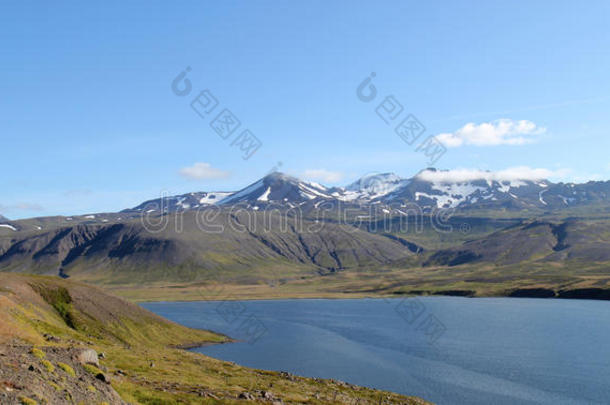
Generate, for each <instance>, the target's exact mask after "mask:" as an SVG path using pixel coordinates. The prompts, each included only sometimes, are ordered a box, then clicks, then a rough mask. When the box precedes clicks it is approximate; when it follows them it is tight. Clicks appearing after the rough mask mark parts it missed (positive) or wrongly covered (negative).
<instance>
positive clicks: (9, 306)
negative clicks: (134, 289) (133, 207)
mask: <svg viewBox="0 0 610 405" xmlns="http://www.w3.org/2000/svg"><path fill="white" fill-rule="evenodd" d="M0 282H1V283H2V284H4V285H6V284H9V285H11V286H13V287H14V288H18V289H20V290H21V291H23V293H22V294H20V295H14V296H11V297H10V300H7V297H5V296H2V295H0V320H1V319H2V317H3V316H5V315H7V314H9V315H10V317H9V318H6V319H7V321H8V322H10V323H11V328H10V332H11V333H13V334H14V335H13V336H15V334H16V336H20V337H22V338H24V339H25V340H27V341H29V342H30V343H31V344H33V345H34V344H35V345H37V346H36V347H37V349H38V350H41V351H46V357H47V359H51V357H50V353H51V352H49V351H48V350H45V349H46V348H45V345H46V346H53V349H54V350H59V351H62V350H73V349H74V350H76V348H72V343H69V342H77V343H76V344H77V345H78V347H87V348H91V349H94V350H96V351H97V352H98V353H100V352H104V354H105V356H104V358H103V359H101V360H100V362H101V366H100V367H99V368H98V367H95V366H91V365H83V366H81V365H75V366H70V365H69V364H67V362H66V361H57V360H54V362H56V364H57V366H58V367H59V368H61V369H62V370H63V371H64V372H65V373H66V374H64V373H61V374H62V375H61V376H57V375H56V376H55V377H53V378H60V377H61V382H60V381H56V382H55V383H54V384H55V385H56V386H57V387H55V386H53V385H51V384H50V383H49V384H47V385H48V386H49V388H50V389H51V388H52V389H51V391H50V392H52V393H53V395H62V396H64V395H65V398H62V399H61V400H56V402H62V401H67V402H79V401H77V400H76V399H73V398H76V397H73V396H72V394H71V393H70V390H71V387H74V386H75V384H78V381H77V379H75V378H73V377H74V376H76V375H79V376H81V377H87V378H89V379H92V380H90V381H98V382H99V380H97V378H95V377H97V375H98V374H103V375H104V376H108V377H109V376H112V377H111V384H112V388H113V389H114V390H116V392H118V394H120V396H121V397H122V399H123V400H125V401H127V402H130V403H133V404H201V403H210V404H212V403H227V404H233V403H239V402H241V401H240V400H239V396H240V395H241V394H244V393H250V394H251V395H254V396H255V398H256V401H257V402H267V401H265V400H264V399H263V398H262V397H261V396H260V394H257V392H262V391H266V392H271V393H273V395H274V397H275V398H277V399H281V400H282V401H283V402H284V403H290V404H298V403H337V404H339V403H356V401H360V402H359V403H360V404H377V403H379V400H380V398H382V397H383V398H385V399H384V401H385V403H386V404H392V403H394V404H397V403H401V404H426V402H425V401H423V400H421V399H418V398H412V397H405V396H401V395H397V394H393V393H389V392H381V391H376V390H372V389H367V388H362V387H355V386H352V385H350V384H346V383H342V382H336V381H332V380H320V379H310V378H303V377H297V376H293V375H289V374H285V373H279V372H271V371H262V370H253V369H249V368H246V367H242V366H239V365H236V364H233V363H229V362H224V361H219V360H216V359H213V358H210V357H207V356H203V355H200V354H198V353H194V352H190V351H185V350H181V349H178V348H175V347H176V346H180V345H191V344H209V343H214V342H227V341H229V339H228V338H227V337H225V336H221V335H217V334H214V333H212V332H209V331H204V330H194V329H189V328H186V327H183V326H180V325H177V324H175V323H172V322H169V321H167V320H164V319H162V318H159V317H157V316H156V315H154V314H152V313H150V312H148V311H146V310H144V309H142V308H141V307H139V306H136V305H134V304H131V303H129V302H127V301H125V300H122V299H119V298H117V297H114V296H111V295H108V294H106V293H104V292H103V291H102V290H100V289H98V288H95V287H90V286H87V285H84V284H80V283H74V282H69V281H65V280H60V279H57V278H52V277H41V276H22V275H13V274H0ZM34 286H36V287H34ZM42 287H44V288H45V289H46V290H51V291H53V290H57V289H64V290H65V292H67V295H68V296H69V297H70V303H71V311H72V314H73V316H74V319H77V322H76V323H75V324H74V326H75V327H72V326H70V325H68V323H67V322H66V319H65V318H64V317H63V316H62V315H61V314H60V313H59V311H58V310H57V309H56V308H55V306H54V305H52V304H50V303H49V304H48V305H39V304H35V303H36V302H39V301H41V300H40V297H41V295H39V293H38V291H40V289H41V288H42ZM28 288H29V290H28ZM65 294H66V293H64V292H62V293H61V294H59V295H60V296H63V297H64V298H67V297H66V295H65ZM52 296H54V297H56V296H57V294H53V295H52ZM47 297H48V295H47ZM50 301H51V302H55V301H54V300H53V299H51V300H50ZM44 302H47V299H45V300H44ZM64 302H65V300H64ZM45 334H47V335H53V337H54V338H55V339H54V340H53V341H51V342H46V343H45V342H44V339H43V335H45ZM1 338H2V335H1V334H0V339H1ZM7 338H8V339H9V340H10V338H11V336H8V337H7ZM0 343H1V340H0ZM27 350H28V352H32V354H31V355H32V357H33V358H36V357H35V355H34V354H33V351H32V350H31V349H27ZM53 353H54V352H53ZM70 353H72V352H70ZM67 355H68V358H73V354H67ZM53 359H55V358H53ZM41 361H48V360H45V359H41ZM151 363H154V367H152V366H151ZM106 370H107V371H106ZM68 375H70V376H72V377H69V376H68ZM94 375H95V377H94ZM60 384H61V386H62V387H61V388H60V390H57V388H58V387H59V385H60ZM89 384H90V383H88V385H89ZM100 384H101V385H100V386H97V385H94V386H95V387H96V390H97V392H96V393H93V392H92V391H91V390H89V389H87V386H88V385H85V386H84V387H83V389H84V391H85V392H87V393H88V395H101V391H100V389H101V388H103V387H107V385H106V384H104V383H101V382H100ZM91 385H93V384H91ZM64 390H68V391H67V392H66V393H64ZM24 394H25V393H24ZM47 394H49V395H51V394H50V393H49V392H47ZM79 395H82V394H79ZM30 396H32V395H30ZM316 398H317V399H316ZM335 398H336V399H335ZM51 402H53V401H51ZM99 402H101V401H98V402H95V403H99ZM107 402H109V403H114V402H113V401H107ZM86 403H88V402H86Z"/></svg>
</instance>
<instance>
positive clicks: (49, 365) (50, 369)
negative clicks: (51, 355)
mask: <svg viewBox="0 0 610 405" xmlns="http://www.w3.org/2000/svg"><path fill="white" fill-rule="evenodd" d="M40 362H41V363H42V365H43V366H44V368H45V369H46V370H47V371H48V372H49V373H52V372H54V371H55V366H53V364H52V363H51V362H50V361H48V360H40Z"/></svg>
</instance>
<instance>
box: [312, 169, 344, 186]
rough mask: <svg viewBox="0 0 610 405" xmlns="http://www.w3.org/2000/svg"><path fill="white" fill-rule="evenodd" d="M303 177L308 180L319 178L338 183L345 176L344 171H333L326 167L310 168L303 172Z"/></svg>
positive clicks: (319, 179)
mask: <svg viewBox="0 0 610 405" xmlns="http://www.w3.org/2000/svg"><path fill="white" fill-rule="evenodd" d="M303 177H305V178H306V179H308V180H318V181H323V182H328V183H336V182H338V181H340V180H341V179H342V178H343V173H341V172H332V171H330V170H326V169H308V170H305V171H304V172H303Z"/></svg>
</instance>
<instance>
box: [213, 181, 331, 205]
mask: <svg viewBox="0 0 610 405" xmlns="http://www.w3.org/2000/svg"><path fill="white" fill-rule="evenodd" d="M317 198H324V199H332V198H333V197H332V195H331V194H330V192H329V189H328V188H326V187H324V186H322V185H320V184H317V183H308V182H304V181H301V180H299V179H297V178H295V177H292V176H289V175H287V174H283V173H279V172H275V173H271V174H269V175H267V176H265V177H263V178H262V179H260V180H258V181H257V182H255V183H252V184H250V185H249V186H248V187H246V188H244V189H242V190H239V191H237V192H236V193H234V194H232V195H231V196H229V197H227V198H225V199H224V200H223V201H222V203H221V205H231V204H246V205H249V206H251V207H253V208H255V207H261V206H267V205H278V204H280V205H287V206H289V207H294V206H298V205H301V204H303V203H306V202H308V201H311V200H314V199H317ZM255 209H257V208H255Z"/></svg>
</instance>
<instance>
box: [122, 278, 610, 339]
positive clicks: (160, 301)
mask: <svg viewBox="0 0 610 405" xmlns="http://www.w3.org/2000/svg"><path fill="white" fill-rule="evenodd" d="M569 291H571V290H569ZM604 291H606V292H607V293H608V294H610V291H608V290H604ZM443 297H446V298H464V299H487V298H491V299H493V298H510V299H523V298H525V299H539V300H562V301H563V300H574V301H610V297H609V298H591V297H565V296H552V297H541V296H535V295H531V296H528V295H480V296H479V295H468V296H467V295H460V294H420V295H415V294H392V295H372V296H370V295H367V296H361V297H343V296H335V297H333V296H330V297H329V296H311V297H300V296H294V297H291V296H286V297H271V298H239V297H235V296H231V297H226V298H224V299H222V298H203V297H202V298H197V299H176V300H172V299H167V298H165V299H151V300H134V302H135V303H136V304H155V303H189V302H223V301H248V302H250V301H252V302H254V301H295V300H327V301H336V300H364V299H376V300H381V299H392V300H394V299H396V300H398V299H402V298H443ZM223 343H224V342H223ZM226 343H230V342H226Z"/></svg>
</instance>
